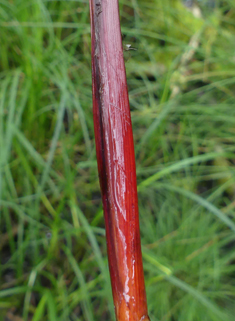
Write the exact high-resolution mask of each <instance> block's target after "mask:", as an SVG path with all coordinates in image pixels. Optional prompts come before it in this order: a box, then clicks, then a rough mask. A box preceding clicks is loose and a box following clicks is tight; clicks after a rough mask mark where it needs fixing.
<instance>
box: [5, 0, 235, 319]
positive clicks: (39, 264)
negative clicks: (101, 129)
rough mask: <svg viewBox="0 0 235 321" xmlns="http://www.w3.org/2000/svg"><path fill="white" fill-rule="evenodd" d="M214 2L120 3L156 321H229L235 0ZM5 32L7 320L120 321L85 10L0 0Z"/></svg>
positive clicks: (233, 282)
mask: <svg viewBox="0 0 235 321" xmlns="http://www.w3.org/2000/svg"><path fill="white" fill-rule="evenodd" d="M209 2H210V1H198V3H199V6H200V10H201V18H195V17H194V16H193V14H192V12H190V11H189V10H187V9H186V7H185V6H184V5H183V4H182V2H181V1H180V0H164V1H163V0H162V1H161V0H154V1H153V0H152V1H148V2H146V1H142V0H140V1H138V2H137V1H134V0H133V1H129V2H128V1H124V2H123V1H121V3H120V14H121V24H122V32H123V34H124V41H125V42H126V43H131V44H132V46H133V47H134V48H137V49H138V50H137V51H132V52H131V55H129V53H128V52H127V53H125V55H127V62H126V69H127V78H128V86H129V94H130V103H131V111H132V120H133V129H134V139H135V146H136V147H135V148H136V162H137V179H138V188H139V206H140V221H141V224H140V225H141V236H142V244H143V246H142V249H143V260H144V270H145V275H146V287H147V297H148V304H149V313H150V317H151V320H152V321H199V320H200V321H214V320H215V321H221V320H223V321H230V320H232V319H233V317H232V316H233V315H234V313H235V306H234V299H235V253H234V244H235V243H234V242H235V233H234V232H235V221H234V216H235V203H234V195H235V161H234V159H235V130H234V125H235V108H234V104H235V95H234V92H235V64H234V63H235V58H234V52H235V41H234V40H235V23H234V21H235V20H234V18H235V3H234V1H231V0H225V1H214V4H215V6H214V8H211V7H209ZM212 2H213V1H212ZM212 2H211V3H212ZM0 28H1V36H0V47H1V50H0V226H1V235H0V253H1V254H0V257H1V265H0V320H4V321H5V320H16V319H14V316H15V318H16V316H17V317H18V319H17V320H24V321H27V320H32V321H39V320H40V321H46V320H49V321H69V320H71V321H75V320H76V321H78V320H79V321H83V320H84V321H96V320H97V321H98V320H107V321H108V320H114V312H113V303H112V296H111V288H110V280H109V274H108V267H107V255H106V245H105V231H104V219H103V212H102V205H101V198H100V189H99V182H98V176H97V168H96V156H95V145H94V133H93V119H92V98H91V62H90V61H91V58H90V26H89V6H88V3H87V1H83V0H81V1H54V0H52V1H49V0H48V1H43V0H32V1H26V0H14V1H6V0H1V1H0Z"/></svg>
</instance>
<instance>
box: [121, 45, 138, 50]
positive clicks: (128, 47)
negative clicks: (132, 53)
mask: <svg viewBox="0 0 235 321" xmlns="http://www.w3.org/2000/svg"><path fill="white" fill-rule="evenodd" d="M123 50H124V51H129V50H137V49H136V48H133V47H131V44H126V45H124V48H123Z"/></svg>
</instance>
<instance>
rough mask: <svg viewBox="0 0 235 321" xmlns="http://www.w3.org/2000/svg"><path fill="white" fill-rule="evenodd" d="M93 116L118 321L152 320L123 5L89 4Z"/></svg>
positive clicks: (96, 0)
mask: <svg viewBox="0 0 235 321" xmlns="http://www.w3.org/2000/svg"><path fill="white" fill-rule="evenodd" d="M90 16H91V39H92V83H93V113H94V127H95V140H96V153H97V162H98V170H99V178H100V185H101V192H102V200H103V207H104V215H105V226H106V235H107V248H108V258H109V269H110V276H111V283H112V291H113V299H114V305H115V313H116V318H117V320H118V321H147V320H149V318H148V313H147V304H146V293H145V285H144V273H143V264H142V255H141V244H140V232H139V216H138V198H137V185H136V169H135V154H134V144H133V133H132V125H131V117H130V107H129V99H128V90H127V83H126V72H125V65H124V59H123V49H122V39H121V31H120V21H119V8H118V0H90Z"/></svg>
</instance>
